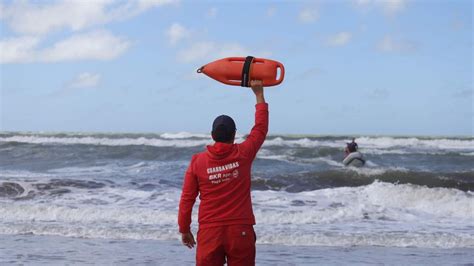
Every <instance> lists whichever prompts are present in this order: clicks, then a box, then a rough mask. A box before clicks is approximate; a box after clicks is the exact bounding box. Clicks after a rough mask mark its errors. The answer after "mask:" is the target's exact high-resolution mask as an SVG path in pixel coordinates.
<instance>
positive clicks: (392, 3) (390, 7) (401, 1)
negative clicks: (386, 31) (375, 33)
mask: <svg viewBox="0 0 474 266" xmlns="http://www.w3.org/2000/svg"><path fill="white" fill-rule="evenodd" d="M406 2H407V1H406V0H383V1H378V3H379V4H380V5H382V8H383V10H384V11H385V13H386V14H388V15H395V14H397V13H399V12H400V11H402V10H403V9H405V6H406Z"/></svg>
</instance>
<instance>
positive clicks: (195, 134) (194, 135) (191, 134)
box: [160, 132, 211, 139]
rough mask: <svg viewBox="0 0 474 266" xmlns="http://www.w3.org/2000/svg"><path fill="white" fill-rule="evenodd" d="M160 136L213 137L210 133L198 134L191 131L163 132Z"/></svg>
mask: <svg viewBox="0 0 474 266" xmlns="http://www.w3.org/2000/svg"><path fill="white" fill-rule="evenodd" d="M160 137H162V138H164V139H189V138H208V139H211V136H210V134H198V133H190V132H178V133H163V134H161V135H160Z"/></svg>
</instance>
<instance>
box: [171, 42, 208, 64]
mask: <svg viewBox="0 0 474 266" xmlns="http://www.w3.org/2000/svg"><path fill="white" fill-rule="evenodd" d="M214 47H215V44H214V43H213V42H198V43H194V44H192V45H191V46H190V47H189V48H188V49H186V50H182V51H180V52H178V60H179V61H182V62H185V63H188V62H192V61H196V60H199V59H203V58H206V57H207V56H209V54H210V53H211V52H213V51H214Z"/></svg>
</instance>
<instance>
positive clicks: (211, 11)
mask: <svg viewBox="0 0 474 266" xmlns="http://www.w3.org/2000/svg"><path fill="white" fill-rule="evenodd" d="M217 11H218V9H217V7H212V8H211V9H209V11H207V14H206V17H208V18H215V17H216V16H217Z"/></svg>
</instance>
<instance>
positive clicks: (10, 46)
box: [0, 37, 40, 64]
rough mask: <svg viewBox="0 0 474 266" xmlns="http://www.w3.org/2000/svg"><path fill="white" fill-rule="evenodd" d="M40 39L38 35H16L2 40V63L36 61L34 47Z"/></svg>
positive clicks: (0, 59)
mask: <svg viewBox="0 0 474 266" xmlns="http://www.w3.org/2000/svg"><path fill="white" fill-rule="evenodd" d="M39 41H40V39H39V38H36V37H14V38H7V39H4V40H1V41H0V51H1V52H0V63H1V64H4V63H26V62H30V61H34V54H35V52H34V49H35V47H36V46H37V45H38V43H39Z"/></svg>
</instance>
